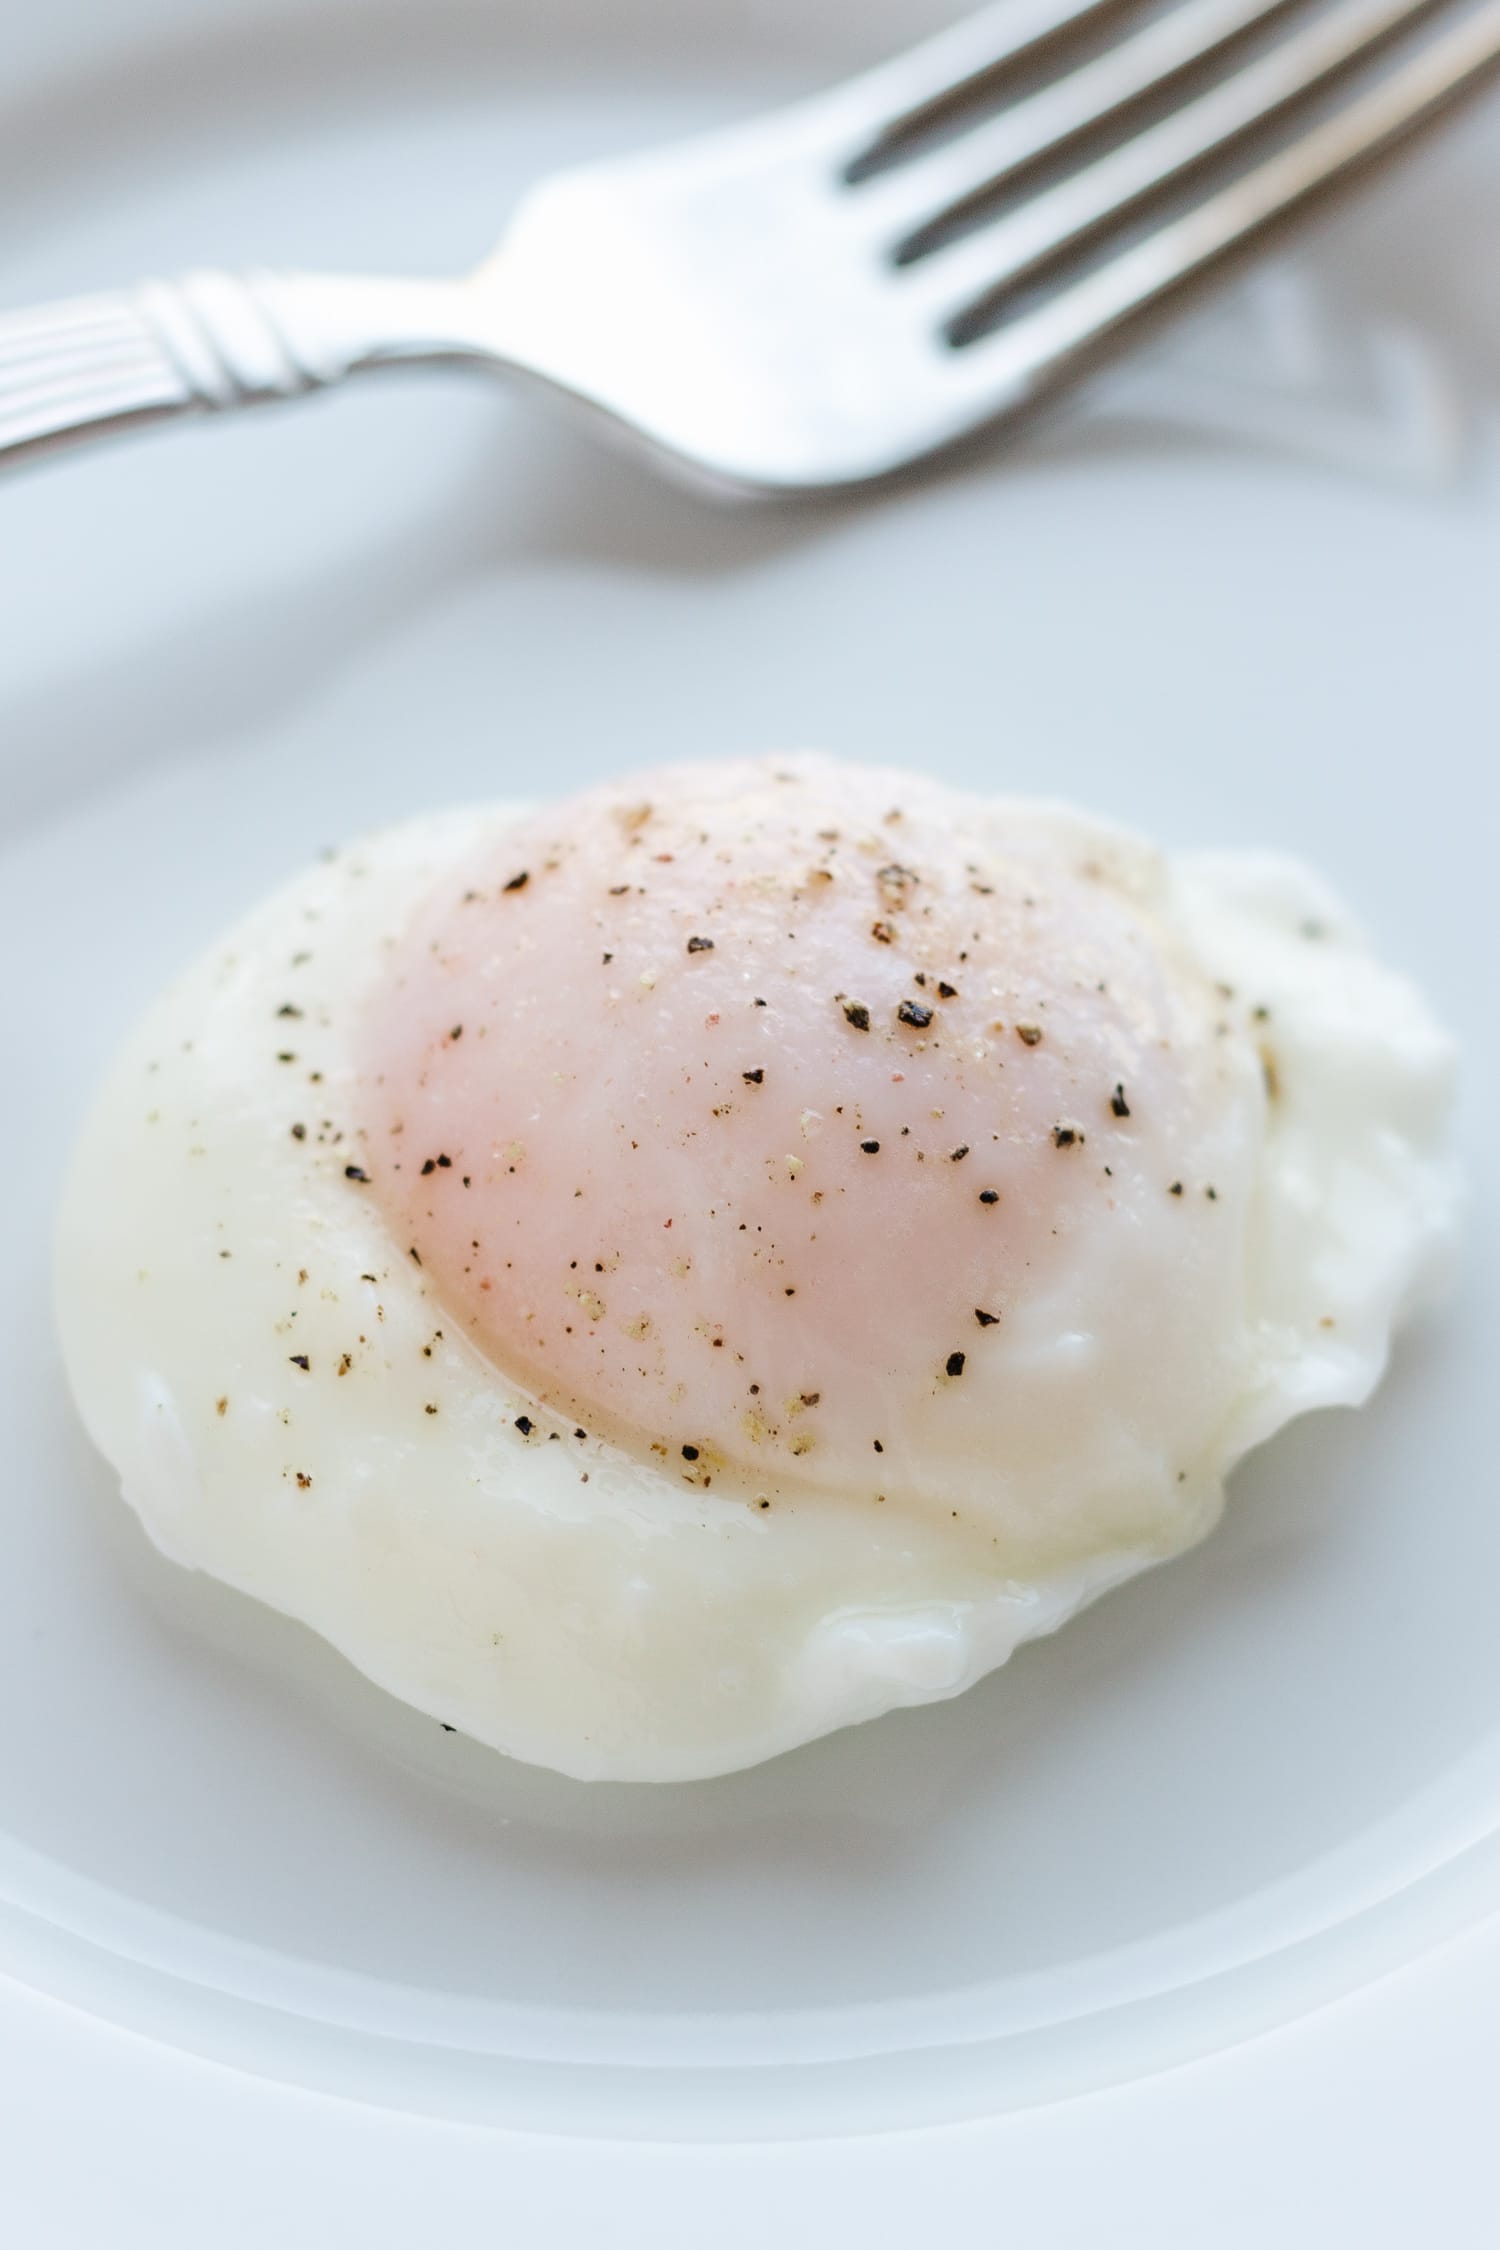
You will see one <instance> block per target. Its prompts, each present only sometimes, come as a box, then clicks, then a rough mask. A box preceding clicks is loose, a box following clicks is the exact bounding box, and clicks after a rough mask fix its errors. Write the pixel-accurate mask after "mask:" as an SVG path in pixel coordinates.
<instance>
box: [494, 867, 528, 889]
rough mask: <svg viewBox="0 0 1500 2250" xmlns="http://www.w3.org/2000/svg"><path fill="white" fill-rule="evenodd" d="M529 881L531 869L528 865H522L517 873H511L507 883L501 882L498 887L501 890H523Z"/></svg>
mask: <svg viewBox="0 0 1500 2250" xmlns="http://www.w3.org/2000/svg"><path fill="white" fill-rule="evenodd" d="M530 881H531V869H530V868H529V867H523V868H522V869H521V872H520V874H519V875H512V877H511V879H510V881H509V882H508V883H502V884H501V886H500V888H501V890H503V891H524V890H525V888H526V886H527V884H528V883H529V882H530Z"/></svg>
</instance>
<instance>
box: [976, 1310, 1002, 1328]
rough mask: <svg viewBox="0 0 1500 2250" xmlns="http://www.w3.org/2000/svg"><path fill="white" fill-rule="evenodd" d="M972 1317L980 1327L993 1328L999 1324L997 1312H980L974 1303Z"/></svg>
mask: <svg viewBox="0 0 1500 2250" xmlns="http://www.w3.org/2000/svg"><path fill="white" fill-rule="evenodd" d="M974 1318H975V1319H976V1320H977V1321H978V1323H979V1325H980V1327H981V1328H994V1327H996V1326H998V1324H999V1320H1000V1315H999V1314H998V1313H997V1312H981V1311H980V1309H979V1307H978V1305H976V1306H975V1307H974Z"/></svg>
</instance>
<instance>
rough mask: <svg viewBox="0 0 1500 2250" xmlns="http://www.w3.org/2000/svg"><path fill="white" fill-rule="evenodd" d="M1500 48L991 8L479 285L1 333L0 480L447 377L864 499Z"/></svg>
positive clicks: (1456, 87) (1348, 161) (1012, 3)
mask: <svg viewBox="0 0 1500 2250" xmlns="http://www.w3.org/2000/svg"><path fill="white" fill-rule="evenodd" d="M1419 25H1420V27H1421V28H1422V30H1423V31H1424V33H1425V34H1426V36H1425V37H1424V38H1423V40H1422V41H1421V43H1420V44H1416V43H1414V42H1413V41H1411V40H1410V39H1409V38H1406V36H1405V35H1407V34H1409V33H1411V32H1412V31H1413V29H1414V28H1415V27H1418V26H1419ZM1272 33H1274V34H1275V36H1274V37H1272V36H1270V35H1271V34H1272ZM1112 34H1113V36H1112ZM1247 47H1248V48H1249V50H1250V51H1249V53H1248V59H1247V55H1246V49H1247ZM1081 49H1087V50H1089V51H1087V52H1084V53H1082V54H1081V53H1080V50H1081ZM1497 59H1500V0H1482V4H1481V5H1478V6H1476V7H1473V8H1471V9H1469V10H1468V11H1467V12H1466V13H1464V14H1462V15H1460V16H1456V17H1455V16H1454V14H1453V13H1452V11H1451V10H1444V9H1442V8H1441V7H1439V6H1437V5H1435V0H1334V4H1333V5H1332V6H1330V7H1328V8H1327V9H1325V10H1324V11H1323V12H1321V13H1319V14H1309V13H1308V12H1307V11H1306V10H1305V9H1304V8H1301V7H1299V5H1297V0H1178V4H1177V5H1175V6H1174V7H1172V8H1171V9H1170V11H1169V12H1168V13H1166V14H1163V15H1158V16H1156V17H1154V18H1151V19H1148V20H1144V21H1143V20H1141V18H1140V17H1139V15H1137V16H1136V17H1135V18H1134V20H1132V19H1131V17H1130V14H1129V10H1128V8H1127V7H1125V6H1124V5H1123V4H1122V0H1002V4H1001V5H999V6H992V7H990V8H987V9H986V10H985V11H984V12H983V13H982V14H980V15H977V16H974V17H972V18H971V19H969V20H968V21H966V22H963V23H960V24H957V25H955V26H954V27H953V28H952V29H951V30H949V31H947V32H944V33H942V34H940V35H939V36H938V37H936V38H934V39H931V40H929V41H928V42H927V43H925V44H924V45H922V46H920V47H917V48H915V49H913V50H912V51H911V52H910V53H908V54H905V55H903V56H901V57H899V58H898V59H897V60H895V61H893V62H889V63H887V64H885V65H883V66H882V67H880V68H878V69H875V70H873V71H870V72H868V73H867V74H866V75H864V76H862V77H860V78H857V79H854V80H851V81H850V82H848V83H847V84H845V85H842V86H838V87H836V88H834V89H833V91H832V92H830V93H827V94H824V95H822V96H820V97H818V98H816V99H814V100H810V101H806V102H802V103H799V104H797V105H795V106H793V107H791V108H788V109H784V110H781V111H778V112H777V113H775V114H774V115H772V116H769V117H765V118H761V119H759V120H757V121H756V122H754V123H752V124H750V125H746V126H743V127H739V128H736V129H733V130H731V131H728V132H721V133H716V134H713V135H711V136H708V137H705V138H702V139H698V140H694V141H690V142H686V143H683V144H681V145H679V146H674V147H671V148H667V149H664V150H660V151H653V152H651V153H649V154H645V155H641V156H638V157H634V158H630V159H628V160H626V161H624V162H616V163H611V164H608V165H599V166H595V167H585V168H581V169H577V170H573V171H568V172H564V173H560V174H557V175H555V176H554V177H552V178H550V179H547V180H544V181H542V182H541V183H540V184H539V185H538V186H537V187H535V188H534V189H533V190H532V191H531V192H530V194H529V195H527V196H526V198H525V199H524V200H523V202H522V204H521V207H520V209H519V210H518V212H517V214H516V216H515V219H514V220H513V222H512V224H511V227H510V229H509V231H508V232H507V234H506V235H505V237H504V239H503V241H502V242H501V244H500V247H499V248H498V249H497V250H496V251H495V252H494V254H493V255H492V256H491V257H490V258H489V259H488V260H487V261H486V262H485V263H484V264H483V265H482V266H480V267H479V268H478V270H477V271H476V272H475V273H474V274H472V275H470V276H468V277H467V278H465V279H463V280H458V281H447V280H443V281H423V280H377V279H362V278H356V277H351V276H342V275H315V274H301V273H270V272H248V273H243V274H231V273H219V272H199V273H192V274H189V275H187V276H185V277H184V278H183V279H181V280H178V281H175V282H166V281H148V282H146V283H145V284H144V285H142V286H141V287H138V288H135V289H129V290H123V291H119V292H116V293H113V294H108V295H102V296H93V297H80V298H75V299H72V300H70V301H68V302H66V303H61V304H55V305H48V306H43V307H41V308H39V309H38V310H35V311H31V312H22V313H14V314H11V315H9V316H7V317H5V318H3V319H0V464H3V463H5V462H6V461H18V460H24V459H30V458H32V457H34V456H36V455H39V454H41V453H43V452H45V451H48V450H51V449H52V448H55V447H58V446H61V445H64V444H68V443H72V442H76V441H78V440H80V439H83V438H88V437H99V436H106V435H111V434H113V433H115V432H117V431H124V430H128V429H133V428H135V427H136V426H138V425H141V424H147V423H156V422H162V421H166V420H170V419H173V418H175V417H178V416H184V415H197V414H203V413H212V412H220V411H223V410H225V409H228V408H231V407H239V406H249V405H257V404H260V403H262V402H264V401H268V400H274V399H291V398H299V397H302V396H304V395H306V394H308V393H310V392H313V391H318V390H323V389H326V388H327V387H328V386H330V385H331V384H334V383H338V382H342V381H343V379H344V378H345V377H346V376H348V375H353V374H356V373H359V372H361V371H363V370H365V369H368V368H379V367H397V366H413V365H419V364H445V363H446V364H453V363H462V364H465V365H470V366H477V367H482V368H485V369H489V370H493V371H494V372H495V373H497V374H503V375H507V376H512V377H521V378H530V379H531V380H532V381H534V382H536V383H538V384H539V385H540V386H541V387H542V388H543V389H544V390H545V391H547V392H548V393H550V394H552V395H556V396H558V397H561V398H563V399H565V400H566V401H568V402H570V403H571V404H572V405H573V406H574V407H575V408H578V409H582V410H585V411H588V412H591V413H592V414H593V415H594V416H595V418H596V419H597V420H598V421H599V423H600V425H601V427H603V428H611V429H613V430H614V431H615V432H616V433H618V434H625V435H627V436H629V437H632V438H634V439H636V440H638V441H643V442H644V443H645V445H646V446H647V447H649V448H650V450H651V451H652V452H653V453H654V454H655V455H657V456H658V457H659V458H661V459H662V460H663V461H665V462H667V463H669V464H672V465H675V466H676V467H678V468H680V469H684V470H687V471H690V472H693V473H695V474H696V475H697V476H698V477H700V478H704V479H707V480H709V481H711V482H713V483H715V484H717V485H719V486H722V487H730V488H739V489H746V490H751V491H758V492H812V491H816V490H820V489H828V488H832V487H838V486H846V485H854V484H860V483H863V482H866V481H868V480H871V479H875V478H879V477H883V476H886V475H889V474H890V473H891V472H893V471H894V470H897V469H899V468H901V467H903V466H905V465H906V464H908V463H910V462H912V461H916V460H918V459H920V458H922V457H923V456H925V455H928V454H931V453H934V452H937V451H938V450H939V449H941V448H942V447H944V446H947V445H950V444H952V443H953V442H954V441H956V440H957V439H959V438H961V437H962V436H964V435H965V434H966V433H967V432H969V431H971V430H973V429H975V428H977V427H979V426H981V425H983V424H987V423H992V422H997V421H1001V420H1003V419H1006V418H1008V417H1010V416H1013V415H1016V414H1018V413H1020V412H1021V411H1022V410H1024V409H1026V408H1028V407H1031V406H1033V405H1035V404H1037V403H1038V402H1040V401H1042V400H1044V399H1046V398H1048V397H1050V396H1051V395H1052V394H1053V393H1054V392H1056V391H1057V390H1058V389H1059V388H1060V387H1061V386H1062V385H1064V384H1065V383H1067V382H1069V381H1070V380H1072V379H1074V378H1075V377H1076V376H1077V375H1078V374H1079V373H1081V372H1082V371H1083V370H1085V369H1086V368H1088V367H1089V366H1091V365H1093V364H1095V363H1096V362H1097V361H1098V360H1099V359H1100V358H1101V356H1103V355H1104V354H1105V353H1106V351H1107V350H1108V349H1109V348H1110V347H1111V346H1112V345H1113V344H1114V343H1115V342H1116V341H1117V340H1119V339H1122V338H1123V337H1124V336H1125V335H1126V333H1127V332H1128V331H1130V330H1131V329H1133V328H1134V327H1135V326H1136V325H1137V324H1138V322H1139V320H1140V318H1141V316H1142V315H1144V314H1146V313H1147V312H1149V311H1150V310H1151V309H1152V308H1153V307H1155V306H1157V305H1158V304H1160V303H1162V302H1163V301H1164V300H1166V299H1167V298H1168V297H1169V296H1175V295H1176V293H1177V292H1178V291H1179V290H1180V289H1181V288H1182V285H1183V284H1185V283H1186V282H1188V281H1190V280H1191V279H1193V278H1194V277H1196V276H1198V275H1200V274H1202V273H1204V272H1205V271H1206V270H1207V269H1209V268H1211V267H1214V266H1216V265H1217V264H1219V263H1220V261H1222V260H1223V259H1224V258H1225V257H1226V255H1227V254H1228V253H1230V252H1232V251H1234V250H1236V249H1237V248H1238V247H1239V246H1240V245H1242V244H1244V243H1246V242H1247V241H1248V240H1250V239H1251V238H1252V237H1254V236H1257V235H1259V234H1260V233H1261V231H1262V230H1263V229H1265V228H1267V227H1268V226H1269V225H1270V223H1271V222H1273V221H1274V220H1276V219H1278V218H1280V217H1281V216H1282V215H1283V214H1285V213H1287V212H1290V211H1291V210H1293V209H1294V208H1295V207H1297V206H1300V205H1301V204H1302V203H1304V202H1305V201H1306V199H1307V198H1309V197H1310V196H1311V195H1312V194H1313V193H1314V192H1315V191H1316V190H1318V189H1320V188H1322V187H1324V186H1326V185H1327V184H1328V183H1330V182H1331V181H1333V180H1335V179H1336V178H1338V177H1339V176H1341V175H1342V174H1344V173H1346V172H1348V171H1350V170H1351V169H1352V168H1353V167H1354V166H1355V165H1356V164H1358V163H1360V162H1361V161H1363V160H1364V159H1366V158H1368V157H1371V156H1373V155H1375V154H1376V153H1377V152H1380V151H1382V150H1384V149H1385V148H1387V147H1389V146H1390V145H1391V144H1393V143H1394V142H1396V141H1397V140H1399V139H1400V138H1401V137H1402V136H1403V135H1404V134H1405V133H1406V132H1407V131H1408V130H1409V129H1410V128H1411V127H1413V126H1415V125H1416V124H1418V123H1419V122H1421V121H1422V120H1424V119H1426V118H1428V117H1430V116H1432V115H1433V114H1435V113H1436V112H1437V111H1439V110H1440V109H1442V108H1443V107H1445V106H1446V105H1447V104H1448V103H1449V102H1450V101H1451V100H1452V99H1453V98H1454V97H1456V96H1457V95H1458V94H1459V93H1461V92H1462V91H1463V90H1464V89H1466V88H1467V87H1469V86H1470V85H1472V84H1473V83H1475V82H1476V81H1477V80H1478V79H1479V78H1480V77H1481V76H1482V74H1483V73H1484V71H1485V70H1486V69H1487V67H1488V66H1490V65H1491V64H1493V63H1494V62H1495V61H1496V60H1497ZM1376 62H1378V63H1380V64H1381V65H1382V67H1381V68H1380V70H1379V72H1378V74H1376V73H1375V72H1374V71H1373V70H1372V69H1371V68H1370V67H1368V66H1371V65H1372V64H1374V63H1376ZM1351 75H1353V77H1354V81H1355V82H1354V84H1353V86H1352V88H1351V86H1350V84H1349V80H1350V78H1351ZM1315 94H1321V95H1323V96H1324V97H1325V100H1324V103H1323V107H1322V108H1321V110H1320V111H1319V112H1318V114H1317V115H1316V117H1315V118H1313V120H1312V121H1308V119H1307V117H1306V115H1305V113H1299V112H1298V111H1297V109H1296V108H1295V107H1293V108H1292V109H1291V111H1290V122H1291V123H1293V124H1294V125H1295V127H1296V129H1295V130H1294V131H1292V132H1291V133H1290V134H1288V132H1287V131H1286V129H1285V128H1286V126H1287V124H1288V122H1289V105H1296V104H1298V103H1299V102H1301V101H1302V100H1303V99H1304V97H1311V96H1313V95H1315ZM1007 96H1008V97H1009V98H1007ZM1328 96H1335V97H1337V98H1336V99H1334V100H1332V101H1331V102H1330V101H1329V100H1328V99H1326V97H1328ZM1299 114H1301V115H1302V122H1301V123H1300V124H1298V123H1297V122H1296V120H1297V118H1298V116H1299ZM1268 139H1269V141H1270V146H1269V149H1268V146H1267V143H1268ZM1215 165H1217V166H1218V167H1219V168H1218V170H1217V171H1215V170H1214V166H1215Z"/></svg>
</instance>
